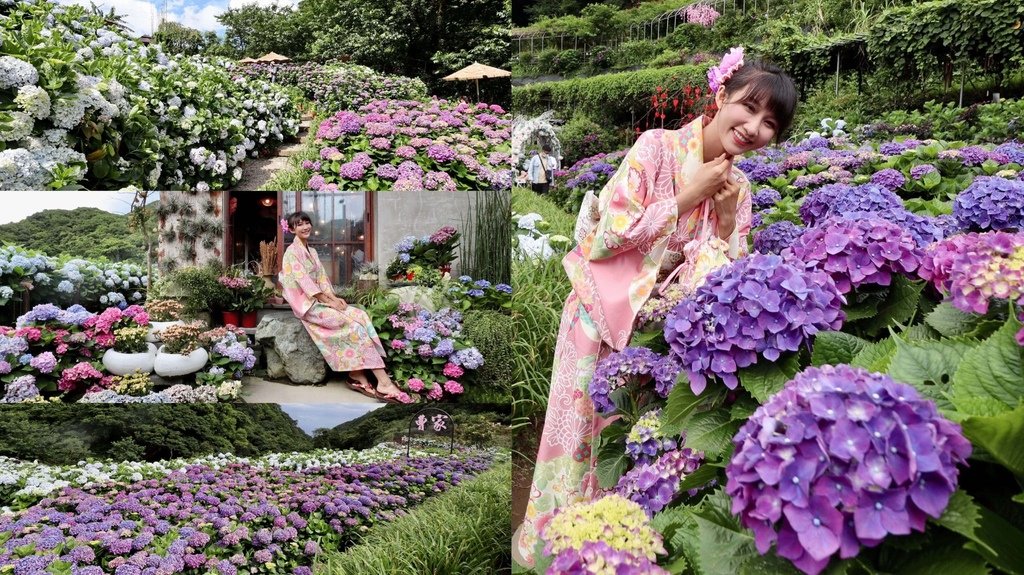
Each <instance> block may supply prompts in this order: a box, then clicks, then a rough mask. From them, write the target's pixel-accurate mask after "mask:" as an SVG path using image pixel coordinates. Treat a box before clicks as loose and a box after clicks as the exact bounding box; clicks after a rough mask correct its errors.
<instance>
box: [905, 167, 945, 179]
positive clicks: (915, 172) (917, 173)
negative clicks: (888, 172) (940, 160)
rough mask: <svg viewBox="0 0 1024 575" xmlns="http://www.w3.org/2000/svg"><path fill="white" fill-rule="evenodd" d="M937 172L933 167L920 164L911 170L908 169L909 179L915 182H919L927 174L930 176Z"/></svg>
mask: <svg viewBox="0 0 1024 575" xmlns="http://www.w3.org/2000/svg"><path fill="white" fill-rule="evenodd" d="M937 171H938V170H936V169H935V166H933V165H931V164H921V165H919V166H914V167H913V168H910V177H911V178H913V179H915V180H920V179H921V178H923V177H925V176H927V175H928V174H932V173H935V172H937Z"/></svg>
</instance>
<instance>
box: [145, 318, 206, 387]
mask: <svg viewBox="0 0 1024 575" xmlns="http://www.w3.org/2000/svg"><path fill="white" fill-rule="evenodd" d="M205 328H206V326H205V325H204V324H203V322H201V321H193V322H189V323H186V324H182V325H172V326H171V327H169V328H167V329H165V330H164V331H162V332H160V339H161V340H162V341H163V342H164V344H163V345H162V346H160V349H159V350H157V354H156V361H154V362H153V371H155V372H156V374H157V375H159V376H161V377H180V376H182V375H187V374H190V373H195V372H197V371H199V370H200V369H202V368H203V366H204V365H206V361H207V360H208V359H210V354H209V353H207V351H206V350H205V349H203V348H202V347H200V345H199V334H200V333H202V332H203V330H204V329H205Z"/></svg>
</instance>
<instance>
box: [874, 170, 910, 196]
mask: <svg viewBox="0 0 1024 575" xmlns="http://www.w3.org/2000/svg"><path fill="white" fill-rule="evenodd" d="M871 183H872V184H875V185H878V186H882V187H884V188H886V189H888V190H890V191H893V192H895V191H896V190H898V189H900V187H902V186H903V184H905V183H907V178H905V177H904V176H903V173H902V172H900V171H899V170H894V169H892V168H885V169H884V170H879V171H877V172H875V173H874V174H871Z"/></svg>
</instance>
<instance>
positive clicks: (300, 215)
mask: <svg viewBox="0 0 1024 575" xmlns="http://www.w3.org/2000/svg"><path fill="white" fill-rule="evenodd" d="M305 222H309V223H310V224H312V223H313V220H312V219H311V218H310V217H309V214H307V213H306V212H292V213H291V214H288V227H289V228H290V229H291V230H292V231H295V228H296V227H298V225H299V224H302V223H305Z"/></svg>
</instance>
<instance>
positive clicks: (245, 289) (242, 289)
mask: <svg viewBox="0 0 1024 575" xmlns="http://www.w3.org/2000/svg"><path fill="white" fill-rule="evenodd" d="M217 283H219V284H220V285H222V286H224V287H225V288H226V289H227V290H228V293H229V297H228V300H227V303H226V304H225V309H224V325H234V326H237V325H241V323H242V322H241V313H242V311H243V309H242V308H243V306H245V303H246V300H247V299H248V297H249V293H250V290H251V289H252V288H251V284H252V281H250V280H249V278H246V277H241V276H233V275H223V276H220V277H219V278H217Z"/></svg>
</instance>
